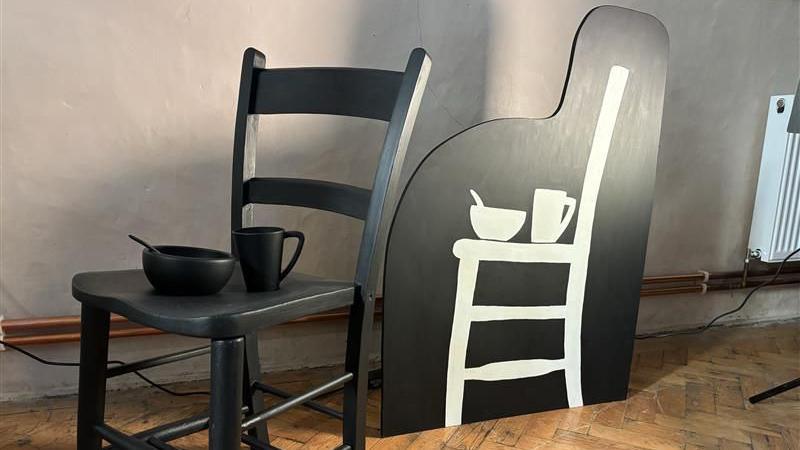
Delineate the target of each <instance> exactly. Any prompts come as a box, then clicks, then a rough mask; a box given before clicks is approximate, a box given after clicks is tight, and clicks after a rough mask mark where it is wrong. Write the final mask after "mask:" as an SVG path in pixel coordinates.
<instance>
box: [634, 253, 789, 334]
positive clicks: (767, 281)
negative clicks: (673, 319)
mask: <svg viewBox="0 0 800 450" xmlns="http://www.w3.org/2000/svg"><path fill="white" fill-rule="evenodd" d="M798 252H800V247H798V248H796V249H795V250H794V251H793V252H791V253H789V254H788V255H786V257H785V258H783V261H781V264H780V265H779V266H778V269H777V270H776V271H775V274H773V275H772V277H771V278H770V279H769V280H766V281H764V282H763V283H761V284H759V285H758V286H756V287H754V288H753V289H752V290H750V292H748V293H747V295H745V297H744V300H742V303H741V304H739V306H737V307H736V308H734V309H732V310H730V311H726V312H724V313H722V314H720V315H718V316H717V317H714V318H713V319H711V322H708V323H707V324H705V325H703V326H702V327H700V328H695V329H692V330H683V331H672V332H667V333H654V334H640V335H637V336H636V339H652V338H662V337H667V336H678V335H684V334H698V333H702V332H704V331H706V330H708V329H709V328H711V327H712V326H713V325H714V323H716V322H717V321H718V320H719V319H721V318H723V317H725V316H729V315H731V314H734V313H737V312H739V311H741V309H742V308H744V306H745V305H746V304H747V302H748V301H749V300H750V297H752V296H753V294H755V293H756V292H758V290H759V289H761V288H763V287H765V286H768V285H770V284H772V283H773V282H774V281H775V280H776V279H778V275H780V274H781V270H783V266H784V265H785V264H786V262H787V261H789V259H790V258H791V257H792V256H794V255H796V254H797V253H798Z"/></svg>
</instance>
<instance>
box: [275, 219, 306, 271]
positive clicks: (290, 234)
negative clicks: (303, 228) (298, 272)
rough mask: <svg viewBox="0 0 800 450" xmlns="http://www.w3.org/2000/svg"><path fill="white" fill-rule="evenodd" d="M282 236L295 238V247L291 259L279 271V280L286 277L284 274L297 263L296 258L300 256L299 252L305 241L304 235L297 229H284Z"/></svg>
mask: <svg viewBox="0 0 800 450" xmlns="http://www.w3.org/2000/svg"><path fill="white" fill-rule="evenodd" d="M283 238H284V239H288V238H297V248H295V249H294V255H292V259H290V260H289V264H287V265H286V268H285V269H283V272H281V280H283V279H284V278H286V275H289V272H291V271H292V269H293V268H294V265H295V264H297V260H298V258H300V252H302V251H303V244H305V242H306V236H305V235H304V234H303V233H301V232H299V231H286V232H284V233H283Z"/></svg>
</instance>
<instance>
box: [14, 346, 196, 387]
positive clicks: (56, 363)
mask: <svg viewBox="0 0 800 450" xmlns="http://www.w3.org/2000/svg"><path fill="white" fill-rule="evenodd" d="M0 345H4V346H6V347H8V348H10V349H12V350H16V351H18V352H20V353H22V354H23V355H25V356H27V357H28V358H31V359H33V360H35V361H37V362H39V363H42V364H45V365H48V366H60V367H80V365H81V364H80V363H77V362H62V361H50V360H47V359H44V358H42V357H40V356H37V355H35V354H33V353H31V352H29V351H27V350H25V349H23V348H21V347H18V346H16V345H14V344H9V343H8V342H5V341H3V340H0ZM108 364H116V365H123V364H125V362H124V361H117V360H111V361H108ZM132 373H133V374H134V375H136V376H137V377H139V378H141V379H142V380H143V381H144V382H145V383H147V384H149V385H150V386H152V387H154V388H156V389H158V390H160V391H162V392H165V393H167V394H169V395H174V396H176V397H186V396H189V395H211V393H210V392H208V391H187V392H176V391H173V390H171V389H169V388H166V387H164V386H162V385H160V384H158V383H156V382H155V381H153V380H151V379H150V378H147V377H146V376H144V375H142V374H141V373H140V372H139V371H137V370H135V371H133V372H132Z"/></svg>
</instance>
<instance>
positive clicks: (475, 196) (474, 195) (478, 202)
mask: <svg viewBox="0 0 800 450" xmlns="http://www.w3.org/2000/svg"><path fill="white" fill-rule="evenodd" d="M469 193H470V195H472V198H473V199H474V200H475V204H476V205H477V206H483V200H482V199H481V196H480V195H478V193H477V192H475V191H474V190H472V189H470V190H469Z"/></svg>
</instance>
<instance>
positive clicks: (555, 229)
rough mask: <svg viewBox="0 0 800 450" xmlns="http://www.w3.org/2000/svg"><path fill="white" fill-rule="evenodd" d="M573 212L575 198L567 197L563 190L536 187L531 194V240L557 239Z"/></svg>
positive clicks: (549, 240) (545, 241) (543, 241)
mask: <svg viewBox="0 0 800 450" xmlns="http://www.w3.org/2000/svg"><path fill="white" fill-rule="evenodd" d="M565 206H566V207H567V213H566V215H565V214H564V207H565ZM573 214H575V199H574V198H572V197H567V193H566V192H565V191H557V190H553V189H536V191H535V192H534V194H533V217H532V221H533V223H532V226H531V241H532V242H538V243H552V242H556V241H558V238H560V237H561V235H562V234H563V233H564V230H566V229H567V226H569V222H570V221H571V220H572V215H573Z"/></svg>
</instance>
